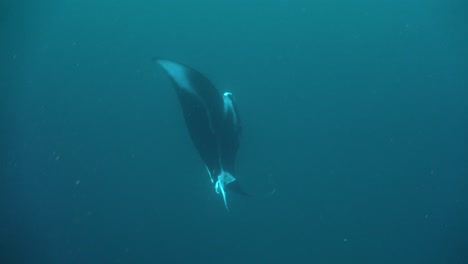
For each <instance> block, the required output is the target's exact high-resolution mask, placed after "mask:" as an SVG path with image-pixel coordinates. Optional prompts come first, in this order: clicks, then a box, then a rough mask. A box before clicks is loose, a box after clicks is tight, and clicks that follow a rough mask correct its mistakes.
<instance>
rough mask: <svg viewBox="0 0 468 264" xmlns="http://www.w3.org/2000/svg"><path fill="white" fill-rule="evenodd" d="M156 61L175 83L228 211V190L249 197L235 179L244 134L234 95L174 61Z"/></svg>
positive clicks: (200, 151) (196, 142)
mask: <svg viewBox="0 0 468 264" xmlns="http://www.w3.org/2000/svg"><path fill="white" fill-rule="evenodd" d="M154 60H155V61H156V62H157V63H158V64H159V65H160V66H161V67H162V68H163V69H164V71H165V72H166V73H167V74H168V75H169V77H170V79H171V81H172V83H173V84H174V87H175V90H176V92H177V96H178V98H179V102H180V104H181V107H182V111H183V114H184V118H185V123H186V125H187V128H188V131H189V134H190V137H191V139H192V142H193V144H194V145H195V148H196V149H197V151H198V154H199V155H200V157H201V158H202V160H203V162H204V163H205V166H206V169H207V171H208V174H209V176H210V178H211V182H212V183H213V184H214V187H215V190H216V192H217V193H220V194H221V195H222V196H223V200H224V204H225V206H226V208H228V206H227V201H226V190H228V191H231V192H236V193H239V194H242V195H247V193H245V192H244V191H243V190H242V189H241V187H240V185H239V183H238V182H237V180H236V178H235V177H234V175H235V174H234V167H235V160H236V154H237V150H238V149H239V143H240V136H241V133H242V128H241V124H240V120H239V112H238V110H237V105H236V102H235V101H234V98H233V96H232V94H231V93H228V92H226V93H224V94H221V93H220V92H219V91H218V90H217V89H216V87H215V86H214V85H213V84H212V83H211V81H210V80H208V78H206V77H205V76H204V75H203V74H201V73H200V72H198V71H197V70H195V69H193V68H191V67H189V66H187V65H184V64H181V63H177V62H174V61H171V60H166V59H154Z"/></svg>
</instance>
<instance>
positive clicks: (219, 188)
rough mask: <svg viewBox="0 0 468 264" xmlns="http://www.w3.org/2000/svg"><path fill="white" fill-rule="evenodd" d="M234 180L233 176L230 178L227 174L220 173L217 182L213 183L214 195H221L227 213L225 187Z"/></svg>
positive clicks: (224, 172)
mask: <svg viewBox="0 0 468 264" xmlns="http://www.w3.org/2000/svg"><path fill="white" fill-rule="evenodd" d="M235 180H236V178H234V176H232V175H231V174H230V173H229V172H226V171H222V172H221V174H220V175H218V180H217V181H216V183H215V190H216V193H218V194H219V193H221V195H222V196H223V200H224V206H225V207H226V209H227V210H228V211H229V207H228V205H227V200H226V185H228V184H229V183H231V182H233V181H235Z"/></svg>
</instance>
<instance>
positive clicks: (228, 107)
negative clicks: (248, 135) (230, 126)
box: [223, 92, 238, 127]
mask: <svg viewBox="0 0 468 264" xmlns="http://www.w3.org/2000/svg"><path fill="white" fill-rule="evenodd" d="M230 96H232V93H230V92H225V93H224V94H223V100H224V116H227V114H228V113H229V112H230V113H231V114H232V122H234V126H235V127H237V123H238V120H237V115H236V113H235V111H234V106H233V105H232V99H231V97H230Z"/></svg>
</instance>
